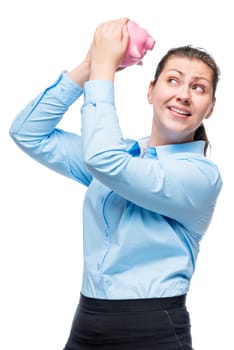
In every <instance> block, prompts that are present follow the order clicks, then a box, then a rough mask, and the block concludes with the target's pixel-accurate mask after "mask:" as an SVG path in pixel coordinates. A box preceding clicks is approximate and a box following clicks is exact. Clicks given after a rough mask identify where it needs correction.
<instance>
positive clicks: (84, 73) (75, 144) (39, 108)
mask: <svg viewBox="0 0 234 350" xmlns="http://www.w3.org/2000/svg"><path fill="white" fill-rule="evenodd" d="M89 73H90V57H89V53H88V55H87V57H86V58H85V60H84V61H83V62H82V63H81V64H79V65H78V66H77V67H76V68H74V69H73V70H72V71H71V72H69V73H64V72H63V73H62V74H61V75H60V77H59V78H58V80H57V81H56V82H55V83H54V84H52V85H51V86H49V87H48V88H46V89H45V90H44V91H43V92H42V93H41V94H40V95H39V96H38V97H36V98H35V99H34V100H33V101H31V102H30V103H29V104H28V105H27V106H26V107H25V108H24V109H23V110H22V111H21V112H20V113H19V114H18V115H17V116H16V118H15V120H14V121H13V123H12V125H11V128H10V135H11V137H12V138H13V140H14V141H15V142H16V144H17V145H18V146H19V147H20V148H21V149H22V150H23V151H24V152H26V153H27V154H28V155H30V156H31V157H32V158H34V159H35V160H37V161H38V162H40V163H42V164H43V165H45V166H47V167H49V168H51V169H52V170H54V171H56V172H58V173H60V174H62V175H65V176H68V177H71V178H73V179H75V180H77V181H79V182H81V183H82V184H85V185H88V184H89V183H90V181H91V179H92V176H91V175H90V173H89V172H88V171H87V168H86V166H85V164H84V162H83V153H82V143H81V137H80V136H79V135H77V134H74V133H69V132H66V131H64V130H61V129H59V128H57V124H58V123H59V122H60V120H61V119H62V117H63V116H64V114H65V113H66V111H67V110H68V109H69V107H70V106H71V104H72V103H73V102H74V101H76V99H78V98H79V97H80V96H81V95H82V93H83V88H82V87H83V84H84V82H85V81H86V80H87V79H88V78H89Z"/></svg>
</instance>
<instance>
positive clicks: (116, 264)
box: [10, 73, 222, 299]
mask: <svg viewBox="0 0 234 350" xmlns="http://www.w3.org/2000/svg"><path fill="white" fill-rule="evenodd" d="M83 92H84V104H83V106H82V108H81V114H82V130H81V136H79V135H77V134H72V133H68V132H66V131H64V130H61V129H59V128H57V127H56V126H57V124H58V123H59V121H60V120H61V118H62V117H63V115H64V113H65V112H66V111H67V110H68V108H69V106H70V105H71V104H72V103H73V102H74V101H75V100H76V99H77V98H78V97H79V96H80V95H81V94H82V93H83ZM10 134H11V136H12V138H13V139H14V141H15V142H16V143H17V144H18V146H19V147H21V149H22V150H23V151H25V152H26V153H27V154H29V155H30V156H31V157H33V158H34V159H36V160H37V161H38V162H41V163H42V164H44V165H45V166H47V167H49V168H51V169H53V170H55V171H56V172H58V173H60V174H63V175H65V176H68V177H70V178H72V179H74V180H76V181H78V182H80V183H82V184H83V185H85V186H87V192H86V196H85V200H84V210H83V234H84V240H83V242H84V268H83V282H82V288H81V292H82V293H83V294H84V295H85V296H88V297H94V298H107V299H134V298H151V297H168V296H175V295H181V294H186V293H187V292H188V290H189V285H190V281H191V277H192V275H193V273H194V269H195V264H196V259H197V255H198V252H199V243H200V240H201V238H202V236H203V235H204V233H205V232H206V230H207V228H208V226H209V224H210V221H211V219H212V215H213V212H214V208H215V204H216V200H217V197H218V195H219V193H220V190H221V187H222V179H221V176H220V173H219V171H218V169H217V167H216V165H215V164H214V163H213V162H211V161H210V160H208V159H207V158H206V157H205V156H204V155H203V154H204V142H203V141H195V142H189V143H184V144H174V145H166V146H158V147H148V145H147V144H148V138H144V139H142V140H140V141H133V140H124V139H123V136H122V133H121V129H120V127H119V122H118V117H117V115H116V109H115V103H114V86H113V83H112V82H110V81H89V82H87V83H86V84H85V86H84V90H83V89H81V88H80V87H79V86H78V85H77V84H76V83H75V82H73V81H72V80H71V79H70V78H69V77H68V76H67V75H66V74H65V73H62V74H61V76H60V77H59V79H58V80H57V81H56V82H55V83H54V84H53V85H51V86H50V87H48V88H47V89H46V90H45V91H44V92H43V93H42V94H40V95H39V96H38V97H37V98H36V99H35V100H33V101H32V102H31V103H29V104H28V106H26V108H25V109H24V110H23V111H21V112H20V113H19V114H18V115H17V116H16V118H15V120H14V122H13V123H12V126H11V129H10Z"/></svg>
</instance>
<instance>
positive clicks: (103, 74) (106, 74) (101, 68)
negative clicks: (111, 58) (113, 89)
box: [89, 63, 116, 81]
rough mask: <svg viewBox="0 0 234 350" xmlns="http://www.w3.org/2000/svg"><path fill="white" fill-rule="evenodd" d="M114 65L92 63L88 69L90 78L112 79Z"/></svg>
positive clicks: (113, 76) (114, 69)
mask: <svg viewBox="0 0 234 350" xmlns="http://www.w3.org/2000/svg"><path fill="white" fill-rule="evenodd" d="M115 71H116V67H114V66H113V65H111V64H104V63H102V64H92V65H91V69H90V78H89V79H90V80H111V81H114V78H115Z"/></svg>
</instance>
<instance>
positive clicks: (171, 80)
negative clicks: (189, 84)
mask: <svg viewBox="0 0 234 350" xmlns="http://www.w3.org/2000/svg"><path fill="white" fill-rule="evenodd" d="M168 83H169V84H170V85H176V84H177V79H176V78H169V79H168Z"/></svg>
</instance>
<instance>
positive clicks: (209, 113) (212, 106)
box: [205, 98, 216, 119]
mask: <svg viewBox="0 0 234 350" xmlns="http://www.w3.org/2000/svg"><path fill="white" fill-rule="evenodd" d="M215 102H216V98H214V101H213V103H212V105H211V107H210V111H209V112H208V114H207V116H206V117H205V119H208V118H210V116H211V114H212V113H213V110H214V106H215Z"/></svg>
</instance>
